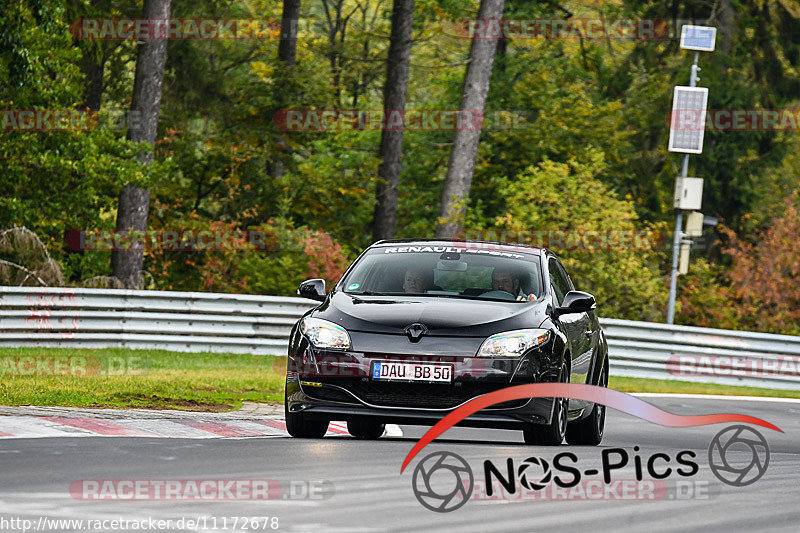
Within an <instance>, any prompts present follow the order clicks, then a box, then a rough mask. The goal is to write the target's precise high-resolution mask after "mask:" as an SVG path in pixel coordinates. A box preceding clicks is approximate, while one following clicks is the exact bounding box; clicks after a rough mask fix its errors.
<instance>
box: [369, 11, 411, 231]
mask: <svg viewBox="0 0 800 533" xmlns="http://www.w3.org/2000/svg"><path fill="white" fill-rule="evenodd" d="M413 22H414V0H394V6H393V8H392V33H391V37H390V41H389V54H388V57H387V59H386V84H385V85H384V87H383V109H384V115H385V117H388V115H389V113H394V112H400V113H404V112H405V109H406V90H407V89H408V65H409V60H410V56H411V28H412V25H413ZM378 157H379V158H380V159H381V164H380V167H379V168H378V183H377V186H376V189H375V200H376V201H377V204H376V205H375V213H374V215H373V218H372V238H373V240H376V241H377V240H380V239H391V238H392V237H394V233H395V229H396V227H397V189H398V185H399V183H400V164H401V162H402V157H403V128H402V127H401V128H400V129H399V130H398V131H388V130H387V129H383V131H381V144H380V148H379V150H378Z"/></svg>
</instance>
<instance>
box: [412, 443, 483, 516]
mask: <svg viewBox="0 0 800 533" xmlns="http://www.w3.org/2000/svg"><path fill="white" fill-rule="evenodd" d="M474 481H475V478H474V476H473V475H472V469H471V468H470V467H469V464H467V462H466V461H465V460H464V459H463V458H462V457H461V456H460V455H456V454H454V453H451V452H434V453H432V454H430V455H428V456H427V457H425V458H424V459H423V460H422V461H420V462H419V464H418V465H417V467H416V468H415V469H414V477H413V478H412V480H411V483H412V488H413V489H414V496H416V497H417V501H419V503H421V504H422V505H423V507H425V508H426V509H430V510H431V511H436V512H437V513H449V512H450V511H455V510H456V509H458V508H459V507H461V506H462V505H464V504H465V503H467V501H468V500H469V497H470V496H472V488H473V486H474Z"/></svg>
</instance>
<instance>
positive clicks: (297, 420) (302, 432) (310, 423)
mask: <svg viewBox="0 0 800 533" xmlns="http://www.w3.org/2000/svg"><path fill="white" fill-rule="evenodd" d="M284 412H285V413H286V431H288V432H289V435H291V436H292V437H298V438H302V439H320V438H322V437H324V436H325V433H327V432H328V424H329V422H328V420H320V419H309V418H308V415H307V414H306V413H290V412H289V407H288V406H287V405H286V404H285V403H284Z"/></svg>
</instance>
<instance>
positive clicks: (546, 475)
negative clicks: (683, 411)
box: [400, 383, 783, 512]
mask: <svg viewBox="0 0 800 533" xmlns="http://www.w3.org/2000/svg"><path fill="white" fill-rule="evenodd" d="M551 397H552V398H569V399H574V400H583V401H587V402H592V403H597V404H601V405H605V406H607V407H611V408H613V409H616V410H618V411H621V412H623V413H627V414H629V415H633V416H636V417H638V418H641V419H643V420H647V421H649V422H652V423H655V424H659V425H662V426H667V427H676V428H681V427H696V426H705V425H710V424H720V423H738V424H736V425H734V426H729V427H727V428H725V429H723V430H722V431H720V432H719V433H718V434H717V435H716V436H715V437H714V438H713V439H712V441H711V444H710V445H709V448H708V461H709V466H710V468H711V471H712V472H713V474H714V475H715V476H716V477H717V479H719V480H720V481H722V482H723V483H725V484H728V485H731V486H737V487H742V486H746V485H750V484H752V483H754V482H755V481H757V480H758V479H760V478H761V477H762V476H763V475H764V473H765V472H766V468H767V465H768V464H769V446H768V445H767V441H766V439H765V438H764V437H763V436H762V435H761V434H760V433H759V432H758V431H756V430H755V429H753V428H751V427H749V426H745V425H742V423H744V424H753V425H757V426H761V427H764V428H767V429H772V430H775V431H778V432H781V433H783V430H781V429H780V428H778V427H777V426H775V425H773V424H771V423H769V422H767V421H765V420H762V419H760V418H756V417H753V416H749V415H742V414H732V413H725V414H704V415H677V414H673V413H669V412H667V411H664V410H662V409H659V408H658V407H656V406H654V405H651V404H649V403H647V402H645V401H643V400H640V399H639V398H636V397H634V396H631V395H629V394H626V393H623V392H619V391H616V390H613V389H608V388H605V387H597V386H594V385H581V384H570V383H536V384H529V385H517V386H514V387H508V388H506V389H502V390H499V391H495V392H492V393H488V394H484V395H482V396H479V397H477V398H475V399H473V400H471V401H469V402H467V403H465V404H464V405H462V406H461V407H459V408H457V409H454V410H453V411H451V412H450V413H449V414H447V415H446V416H445V417H444V418H442V420H440V421H439V422H438V423H436V425H434V426H433V427H431V428H430V429H429V430H428V431H427V432H426V433H425V434H424V435H423V436H422V438H421V439H420V440H419V442H417V444H416V445H415V446H414V447H413V448H412V449H411V451H410V452H409V454H408V455H407V456H406V458H405V460H404V461H403V465H402V466H401V468H400V473H401V474H402V473H403V472H404V471H405V469H406V467H407V466H408V465H409V464H410V463H411V461H412V460H413V459H414V457H416V456H417V455H418V454H419V453H420V452H421V451H422V450H423V448H425V446H427V445H428V444H430V443H431V442H432V441H433V440H434V439H436V438H437V437H438V436H440V435H442V434H443V433H444V432H445V431H447V430H448V429H450V428H451V427H453V426H454V425H456V424H458V423H459V422H461V421H462V420H464V419H465V418H466V417H468V416H470V415H472V414H474V413H477V412H478V411H480V410H481V409H484V408H486V407H489V406H491V405H494V404H497V403H501V402H508V401H512V400H519V399H525V398H551ZM734 447H736V448H737V450H736V451H737V453H738V452H742V451H745V452H747V451H749V454H750V457H749V459H748V460H747V461H745V464H742V465H739V464H735V462H734V461H732V460H731V457H729V454H728V452H729V451H730V450H731V449H732V448H734ZM639 450H640V448H639V446H633V453H630V452H629V451H628V450H626V449H624V448H603V449H602V450H601V451H600V452H599V455H600V456H601V457H600V458H601V463H602V466H601V468H598V469H586V470H581V469H579V468H577V466H576V465H577V463H578V457H577V455H575V454H574V453H571V452H562V453H558V454H556V456H555V457H553V458H552V460H551V461H548V460H547V459H545V458H541V457H528V458H526V459H524V460H522V461H520V462H519V463H520V464H519V468H518V469H517V468H516V467H515V463H514V460H513V459H512V458H508V459H507V461H505V462H504V463H503V462H502V461H500V462H498V464H499V466H498V465H496V464H494V462H492V461H491V460H488V459H487V460H486V461H484V464H483V471H484V474H485V475H484V478H485V479H483V480H479V479H475V476H474V474H473V471H472V469H471V468H470V466H469V464H468V463H467V462H466V461H465V460H464V459H463V458H462V457H460V456H458V455H456V454H454V453H451V452H442V451H437V452H434V453H432V454H430V455H428V456H426V457H424V458H422V459H421V460H420V461H419V464H418V465H417V467H416V469H415V470H414V474H413V478H412V488H413V489H414V494H415V496H416V497H417V500H418V501H419V502H420V503H421V504H422V505H423V506H424V507H426V508H428V509H430V510H432V511H437V512H450V511H454V510H456V509H458V508H459V507H461V506H463V505H464V504H466V503H467V501H469V500H470V499H477V500H486V499H495V500H496V499H498V497H497V496H496V495H495V494H494V492H495V491H496V489H495V485H499V487H498V488H499V490H500V492H501V493H502V496H501V499H504V500H520V499H531V500H543V499H641V500H652V499H663V498H674V497H676V496H677V497H681V494H683V495H684V497H685V495H686V494H689V495H690V496H691V495H694V497H702V496H701V493H702V494H703V495H704V496H705V497H708V491H707V487H705V485H704V482H702V481H701V482H697V481H687V480H686V479H681V478H691V477H692V476H695V475H696V474H697V473H698V472H699V465H698V463H697V462H696V461H695V458H696V457H697V454H696V453H695V451H693V450H682V451H679V452H678V453H677V454H675V457H674V458H673V457H670V456H669V455H668V454H665V453H660V452H657V453H652V454H646V453H644V452H642V453H641V454H640V453H639ZM631 456H633V465H634V467H635V479H615V478H614V475H613V472H614V471H615V470H621V469H622V468H624V467H626V466H627V465H628V464H629V463H630V457H631ZM551 463H552V464H551ZM442 469H444V470H446V471H448V472H449V473H450V474H452V475H451V476H449V477H448V479H454V480H455V484H454V485H453V486H452V487H449V486H448V487H447V488H444V489H443V490H437V489H441V487H434V486H433V484H432V482H431V479H432V476H433V474H434V473H435V472H436V471H438V470H442ZM537 472H538V475H536V473H537ZM670 476H678V478H679V479H678V481H677V482H676V485H675V486H674V487H672V486H670V485H668V484H667V483H666V481H665V479H666V478H668V477H670ZM595 477H596V478H597V479H595ZM495 482H496V483H495ZM517 483H518V484H519V487H517ZM621 484H623V485H624V487H623V489H624V490H622V489H620V486H622V485H621ZM706 484H707V483H706ZM475 487H478V489H479V490H478V491H475V493H473V492H474V491H473V489H474V488H475ZM518 488H519V491H518V490H517V489H518ZM576 489H579V490H578V491H577V492H576ZM526 490H527V491H528V492H527V493H525V491H526ZM620 490H622V491H621V492H620ZM673 490H674V491H676V492H677V494H676V493H675V492H671V491H673ZM687 491H688V492H687ZM518 494H519V495H518ZM509 495H514V497H508V496H509Z"/></svg>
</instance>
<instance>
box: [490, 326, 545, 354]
mask: <svg viewBox="0 0 800 533" xmlns="http://www.w3.org/2000/svg"><path fill="white" fill-rule="evenodd" d="M548 340H550V331H549V330H546V329H518V330H514V331H504V332H503V333H497V334H495V335H492V336H491V337H489V338H488V339H486V340H485V341H483V344H481V349H480V350H478V357H519V356H520V355H522V354H523V353H525V352H526V351H527V350H528V349H530V348H533V347H535V346H539V345H540V344H544V343H546V342H547V341H548Z"/></svg>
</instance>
